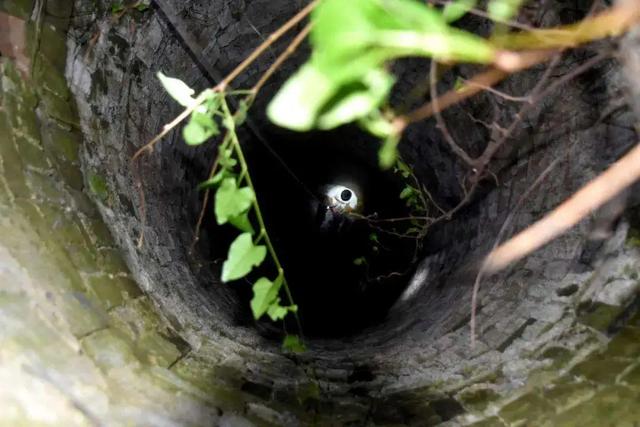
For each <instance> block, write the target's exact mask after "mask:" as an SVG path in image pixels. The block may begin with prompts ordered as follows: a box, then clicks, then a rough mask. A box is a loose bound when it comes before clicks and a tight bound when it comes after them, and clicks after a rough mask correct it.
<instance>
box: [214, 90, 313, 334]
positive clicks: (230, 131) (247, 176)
mask: <svg viewBox="0 0 640 427" xmlns="http://www.w3.org/2000/svg"><path fill="white" fill-rule="evenodd" d="M222 108H223V111H224V113H225V115H226V116H227V117H229V118H233V116H232V115H231V112H230V111H229V106H228V105H227V101H226V100H225V99H224V98H222ZM229 122H230V127H229V128H228V134H229V135H230V138H231V144H232V145H233V148H234V151H235V152H236V155H237V156H238V161H239V162H240V164H241V165H242V168H243V172H244V173H245V179H246V182H247V185H248V186H249V187H250V188H251V189H252V190H253V191H254V193H255V187H254V185H253V180H252V179H251V174H250V173H249V171H248V168H247V160H246V159H245V157H244V152H243V151H242V147H241V146H240V141H239V140H238V135H237V134H236V130H235V121H234V120H229ZM252 203H253V210H254V212H255V215H256V219H257V221H258V225H259V227H260V236H261V237H262V238H264V242H265V244H266V245H267V250H268V251H269V255H270V256H271V259H272V260H273V263H274V264H275V266H276V269H277V270H278V276H280V277H282V287H283V288H284V291H285V294H286V296H287V299H288V301H289V305H291V306H293V305H295V302H294V300H293V295H292V294H291V290H290V289H289V284H288V282H287V279H286V277H285V275H284V268H283V267H282V264H281V263H280V259H279V258H278V254H277V252H276V250H275V247H274V246H273V242H272V241H271V237H270V236H269V232H268V231H267V227H266V225H265V222H264V217H263V215H262V210H261V209H260V204H259V203H258V199H257V198H256V197H254V198H253V202H252ZM293 316H294V318H295V319H296V324H297V326H298V331H299V332H300V336H301V338H302V339H303V340H304V334H303V332H302V323H301V322H300V317H299V316H298V313H297V312H295V311H294V312H293Z"/></svg>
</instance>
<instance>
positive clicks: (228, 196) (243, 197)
mask: <svg viewBox="0 0 640 427" xmlns="http://www.w3.org/2000/svg"><path fill="white" fill-rule="evenodd" d="M254 200H255V194H254V193H253V190H252V189H251V188H250V187H243V188H238V184H237V182H236V179H235V178H234V177H231V178H225V179H224V180H223V181H222V184H220V187H219V188H218V191H216V201H215V214H216V221H217V222H218V225H222V224H226V223H227V222H228V221H229V220H230V219H231V218H233V217H237V216H239V215H240V214H243V213H245V212H246V211H247V210H249V208H250V207H251V204H252V203H253V201H254Z"/></svg>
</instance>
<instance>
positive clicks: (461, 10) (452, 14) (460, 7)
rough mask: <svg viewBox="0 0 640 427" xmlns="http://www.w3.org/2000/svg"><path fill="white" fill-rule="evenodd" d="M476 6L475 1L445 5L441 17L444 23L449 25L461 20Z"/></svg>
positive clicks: (457, 0) (467, 0)
mask: <svg viewBox="0 0 640 427" xmlns="http://www.w3.org/2000/svg"><path fill="white" fill-rule="evenodd" d="M475 6H476V0H456V1H453V2H451V3H447V4H446V6H445V7H444V9H443V10H442V17H443V18H444V20H445V21H447V22H449V23H451V22H455V21H457V20H458V19H460V18H462V17H463V16H464V15H466V14H467V12H469V11H470V10H471V9H472V8H474V7H475Z"/></svg>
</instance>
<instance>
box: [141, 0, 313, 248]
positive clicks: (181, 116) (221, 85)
mask: <svg viewBox="0 0 640 427" xmlns="http://www.w3.org/2000/svg"><path fill="white" fill-rule="evenodd" d="M317 4H318V0H314V1H312V2H311V3H309V4H308V5H307V6H305V7H304V8H303V9H302V10H301V11H299V12H298V13H297V14H296V15H295V16H294V17H292V18H291V19H289V20H288V21H287V22H286V23H285V24H284V25H282V26H281V27H280V28H278V29H277V30H276V31H275V32H273V33H272V34H270V35H269V37H268V38H267V39H266V40H265V41H264V42H263V43H261V44H260V45H259V46H258V47H257V48H256V49H255V50H254V51H253V52H252V53H251V54H250V55H249V56H248V57H247V58H245V60H244V61H242V63H240V65H238V66H237V67H236V68H235V69H234V70H233V71H232V72H231V73H229V74H228V75H227V76H226V77H225V78H224V79H222V81H220V83H218V84H217V85H216V86H215V87H213V88H212V89H210V90H208V91H207V90H205V91H203V92H202V93H201V94H200V95H199V96H198V97H197V98H196V99H195V100H194V102H193V104H191V105H190V106H189V107H187V108H186V109H185V110H184V111H183V112H182V113H180V114H179V115H178V116H177V117H176V118H175V119H174V120H173V121H171V122H170V123H168V124H166V125H165V126H164V127H163V129H162V131H161V132H160V133H159V134H158V135H156V136H155V137H154V138H153V139H152V140H151V141H149V142H148V143H147V144H145V145H144V146H142V147H141V148H140V149H138V150H137V151H136V152H135V153H134V155H133V156H132V157H131V168H132V170H134V169H136V160H138V158H139V157H140V156H142V155H143V154H145V153H147V152H151V151H152V150H153V147H154V146H155V145H156V144H157V143H158V142H160V141H161V140H162V139H163V138H164V137H165V136H167V134H169V132H171V131H172V130H173V129H174V128H175V127H176V126H178V125H179V124H180V123H181V122H182V121H183V120H185V119H186V118H187V117H189V116H190V115H191V113H193V112H194V111H195V110H196V108H198V107H199V106H200V105H201V104H202V103H203V102H204V101H205V100H206V99H207V98H208V97H209V95H210V94H211V91H213V92H224V91H225V90H226V89H227V87H228V86H229V85H230V84H231V82H233V80H234V79H235V78H236V77H238V76H239V75H240V74H241V73H242V72H243V71H244V70H245V69H246V68H247V67H248V66H249V65H251V64H252V63H253V62H254V61H255V60H256V59H257V58H258V57H259V56H260V55H262V53H263V52H264V51H265V50H267V49H268V48H269V47H270V46H271V45H272V44H273V43H275V42H276V41H277V40H278V39H280V38H281V37H282V36H283V35H284V34H286V33H287V32H288V31H289V30H290V29H292V28H293V27H294V26H296V25H297V24H298V23H299V22H300V21H302V20H303V19H304V18H305V17H306V16H307V15H309V13H311V11H312V10H313V9H314V8H315V7H316V5H317ZM303 31H304V30H303ZM296 40H297V38H296ZM294 42H295V40H294ZM300 42H301V40H300ZM298 44H299V43H298ZM287 57H288V55H287ZM284 59H286V57H285V58H284ZM284 59H283V61H284ZM271 73H273V70H271ZM265 81H266V80H265ZM134 180H135V186H136V188H137V191H138V199H139V201H140V215H141V219H140V221H141V233H140V236H139V238H138V244H137V245H138V247H142V244H143V242H144V228H145V226H146V207H145V196H144V191H143V188H142V177H141V175H140V173H139V172H138V171H136V172H134Z"/></svg>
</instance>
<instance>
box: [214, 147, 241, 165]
mask: <svg viewBox="0 0 640 427" xmlns="http://www.w3.org/2000/svg"><path fill="white" fill-rule="evenodd" d="M218 151H219V152H218V156H219V159H218V161H219V162H220V166H222V167H223V168H225V169H228V170H229V169H232V168H233V167H234V166H235V165H237V164H238V161H237V160H236V159H234V158H233V149H231V148H224V147H222V146H221V147H220V149H219V150H218Z"/></svg>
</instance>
